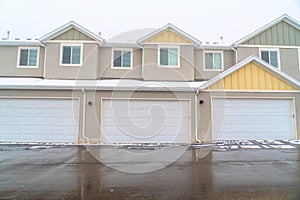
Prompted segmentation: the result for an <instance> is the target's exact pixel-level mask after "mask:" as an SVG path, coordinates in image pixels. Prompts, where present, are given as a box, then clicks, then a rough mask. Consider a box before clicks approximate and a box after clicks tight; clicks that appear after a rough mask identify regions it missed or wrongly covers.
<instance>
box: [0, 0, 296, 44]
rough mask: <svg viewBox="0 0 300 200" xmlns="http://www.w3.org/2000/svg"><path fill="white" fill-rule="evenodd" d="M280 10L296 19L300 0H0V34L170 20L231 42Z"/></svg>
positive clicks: (124, 27) (112, 28)
mask: <svg viewBox="0 0 300 200" xmlns="http://www.w3.org/2000/svg"><path fill="white" fill-rule="evenodd" d="M284 13H286V14H288V15H290V16H291V17H293V18H295V19H296V20H298V21H300V0H248V1H245V0H206V1H202V0H147V1H143V0H127V1H124V0H123V1H122V0H115V1H114V0H83V1H82V0H0V37H1V38H3V37H6V32H7V30H10V32H11V38H16V37H17V38H40V37H41V36H43V35H44V34H46V33H48V32H50V31H52V30H53V29H55V28H57V27H59V26H61V25H63V24H65V23H67V22H69V21H71V20H74V21H76V22H77V23H79V24H80V25H82V26H84V27H85V28H87V29H89V30H91V31H93V32H94V33H98V32H102V37H104V38H106V39H108V38H110V37H112V36H114V35H117V34H119V33H122V32H125V31H129V30H133V29H139V28H159V27H162V26H164V25H165V24H167V23H169V22H171V23H172V24H174V25H175V26H177V27H179V28H181V29H182V30H184V31H185V32H187V33H189V34H191V35H192V36H194V37H196V38H197V39H199V40H200V41H204V42H206V41H209V42H215V41H217V42H219V40H220V36H223V37H224V43H232V42H235V41H236V40H238V39H240V38H241V37H243V36H245V35H247V34H249V33H250V32H252V31H254V30H256V29H257V28H260V27H261V26H263V25H265V24H266V23H268V22H270V21H272V20H273V19H275V18H277V17H279V16H281V15H282V14H284Z"/></svg>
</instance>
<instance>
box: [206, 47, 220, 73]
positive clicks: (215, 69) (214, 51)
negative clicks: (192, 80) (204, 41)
mask: <svg viewBox="0 0 300 200" xmlns="http://www.w3.org/2000/svg"><path fill="white" fill-rule="evenodd" d="M206 53H212V54H214V53H221V60H222V65H221V69H206V66H205V54H206ZM213 62H214V60H213ZM213 64H214V63H213ZM203 71H217V72H218V71H219V72H220V71H224V52H223V51H214V50H212V51H206V50H204V51H203Z"/></svg>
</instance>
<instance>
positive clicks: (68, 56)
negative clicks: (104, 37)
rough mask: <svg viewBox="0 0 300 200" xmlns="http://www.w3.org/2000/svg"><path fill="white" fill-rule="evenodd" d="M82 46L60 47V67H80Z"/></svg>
mask: <svg viewBox="0 0 300 200" xmlns="http://www.w3.org/2000/svg"><path fill="white" fill-rule="evenodd" d="M81 60H82V45H77V44H76V45H74V44H72V45H70V44H67V45H62V46H61V65H70V66H80V65H82V61H81Z"/></svg>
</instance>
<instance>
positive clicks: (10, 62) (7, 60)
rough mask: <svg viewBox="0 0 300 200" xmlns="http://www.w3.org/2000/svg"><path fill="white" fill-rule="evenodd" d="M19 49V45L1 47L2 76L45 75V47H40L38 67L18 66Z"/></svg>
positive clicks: (0, 72) (0, 65)
mask: <svg viewBox="0 0 300 200" xmlns="http://www.w3.org/2000/svg"><path fill="white" fill-rule="evenodd" d="M18 51H19V47H17V46H1V47H0V61H1V62H0V76H11V77H18V76H19V77H43V72H44V55H45V49H44V48H43V47H39V58H38V59H39V61H38V68H17V65H18V59H19V58H18Z"/></svg>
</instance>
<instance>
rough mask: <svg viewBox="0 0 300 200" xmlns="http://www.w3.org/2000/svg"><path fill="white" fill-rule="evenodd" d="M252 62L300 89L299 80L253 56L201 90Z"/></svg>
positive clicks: (217, 77) (210, 81)
mask: <svg viewBox="0 0 300 200" xmlns="http://www.w3.org/2000/svg"><path fill="white" fill-rule="evenodd" d="M251 62H254V63H256V64H258V65H259V66H260V67H262V68H263V69H265V70H267V71H269V72H270V73H272V74H274V75H275V76H277V77H280V78H281V79H283V80H285V81H287V82H289V83H290V84H291V85H293V86H294V87H295V88H297V89H300V82H299V81H298V80H296V79H294V78H293V77H291V76H289V75H287V74H286V73H284V72H283V71H281V70H279V69H277V68H275V67H273V66H272V65H270V64H269V63H267V62H265V61H263V60H261V59H260V58H258V57H257V56H255V55H251V56H249V57H248V58H246V59H244V60H243V61H241V62H240V63H238V64H236V65H234V66H232V67H231V68H229V69H227V70H226V71H224V72H222V73H221V74H219V75H217V76H215V77H213V78H212V79H210V80H209V81H207V82H206V83H205V84H204V85H202V86H200V87H199V90H204V89H206V88H208V87H209V86H211V85H213V84H214V83H217V82H218V81H220V80H221V79H223V78H225V77H227V76H228V75H229V74H232V73H233V72H235V71H237V70H238V69H240V68H242V67H244V66H246V65H247V64H249V63H251Z"/></svg>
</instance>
